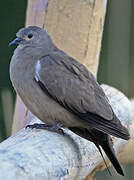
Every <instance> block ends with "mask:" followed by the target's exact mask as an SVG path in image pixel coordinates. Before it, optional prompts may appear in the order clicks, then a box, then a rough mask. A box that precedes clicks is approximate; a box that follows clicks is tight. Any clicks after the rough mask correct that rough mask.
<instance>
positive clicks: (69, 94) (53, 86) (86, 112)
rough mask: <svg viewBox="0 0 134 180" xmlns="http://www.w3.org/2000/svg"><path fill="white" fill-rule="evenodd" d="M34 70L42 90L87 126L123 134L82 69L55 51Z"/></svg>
mask: <svg viewBox="0 0 134 180" xmlns="http://www.w3.org/2000/svg"><path fill="white" fill-rule="evenodd" d="M35 70H36V74H35V79H36V81H37V83H38V84H39V85H40V87H41V88H42V90H43V91H45V93H47V94H48V95H49V96H51V97H52V98H53V99H54V100H55V101H57V102H58V103H60V104H61V105H62V106H63V107H64V108H66V109H67V110H69V111H71V112H72V113H74V114H75V115H76V116H78V117H79V118H80V119H82V120H84V121H86V122H87V123H88V124H89V126H91V127H94V128H96V129H99V130H101V131H103V132H106V133H111V134H113V135H114V134H115V136H118V133H119V134H120V133H121V131H122V133H123V134H126V129H125V130H124V127H123V126H122V125H121V123H120V121H119V120H118V119H117V118H116V116H115V115H114V113H113V110H112V108H111V106H110V105H109V103H108V100H107V97H106V96H105V94H104V92H103V90H102V88H101V87H100V86H99V84H98V83H97V81H96V80H95V78H94V77H93V75H92V74H91V73H90V72H89V71H88V70H87V68H86V67H85V66H83V65H82V64H80V63H79V62H77V61H75V60H74V59H73V58H71V57H69V56H67V55H66V54H65V53H64V52H62V51H55V52H53V53H50V54H48V55H47V56H44V57H42V58H41V59H40V60H38V62H37V64H36V67H35ZM114 131H115V133H112V132H114Z"/></svg>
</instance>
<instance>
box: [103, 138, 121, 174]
mask: <svg viewBox="0 0 134 180" xmlns="http://www.w3.org/2000/svg"><path fill="white" fill-rule="evenodd" d="M100 145H101V147H102V149H103V150H104V152H105V153H106V155H107V156H108V158H109V160H110V161H111V163H112V165H113V166H114V168H115V169H116V171H117V172H118V173H119V174H120V175H122V176H124V172H123V170H122V168H121V165H120V163H119V161H118V159H117V157H116V155H115V152H114V149H113V147H112V146H111V145H110V142H109V141H103V143H101V144H100Z"/></svg>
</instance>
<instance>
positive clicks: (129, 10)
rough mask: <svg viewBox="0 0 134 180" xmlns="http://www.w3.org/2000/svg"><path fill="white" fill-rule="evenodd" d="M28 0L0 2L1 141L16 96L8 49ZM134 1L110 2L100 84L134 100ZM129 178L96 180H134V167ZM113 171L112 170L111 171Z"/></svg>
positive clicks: (130, 167)
mask: <svg viewBox="0 0 134 180" xmlns="http://www.w3.org/2000/svg"><path fill="white" fill-rule="evenodd" d="M26 7H27V0H23V1H18V0H12V1H11V0H6V1H0V17H1V26H0V27H1V28H0V36H1V38H0V39H1V40H0V141H2V140H4V139H5V138H7V137H8V136H10V133H11V125H12V117H13V111H14V103H15V92H14V90H13V88H12V86H11V82H10V80H9V63H10V59H11V56H12V53H13V49H14V47H10V48H9V47H8V44H9V42H10V41H11V40H13V39H14V38H15V33H16V32H17V30H18V29H20V28H21V27H23V26H24V25H25V12H26ZM133 59H134V0H127V1H126V0H112V1H111V0H109V1H108V6H107V14H106V19H105V26H104V35H103V41H102V50H101V55H100V66H99V71H98V81H99V82H100V83H105V84H109V85H112V86H114V87H116V88H118V89H120V90H121V91H122V92H124V93H125V94H126V95H127V96H128V97H129V98H131V97H134V80H133V76H134V60H133ZM124 169H125V171H127V172H126V174H127V175H126V176H125V177H120V176H118V175H116V174H115V173H114V172H113V173H112V174H113V176H112V177H110V176H109V174H108V172H107V171H106V170H105V171H104V172H103V173H102V172H98V173H97V174H96V175H95V178H96V180H104V179H107V180H117V179H124V180H125V179H127V180H133V179H134V178H133V177H134V173H133V170H134V165H127V166H124ZM111 171H112V168H111Z"/></svg>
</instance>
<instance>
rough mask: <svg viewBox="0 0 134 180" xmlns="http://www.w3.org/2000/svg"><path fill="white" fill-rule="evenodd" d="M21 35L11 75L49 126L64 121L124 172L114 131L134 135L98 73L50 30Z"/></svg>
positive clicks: (29, 30)
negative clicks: (115, 148) (61, 46)
mask: <svg viewBox="0 0 134 180" xmlns="http://www.w3.org/2000/svg"><path fill="white" fill-rule="evenodd" d="M17 37H18V38H17V40H15V41H13V42H12V43H11V45H12V44H14V43H18V44H19V45H18V47H17V48H16V50H15V52H14V55H13V57H12V60H11V64H10V77H11V81H12V84H13V86H14V88H15V90H16V91H17V93H18V94H19V96H20V97H21V99H22V100H23V101H24V103H25V104H26V106H27V107H28V109H29V110H30V111H31V112H32V113H33V114H35V115H36V116H37V117H38V118H39V119H41V120H42V121H43V122H45V123H46V124H47V125H49V126H56V124H57V123H62V125H63V127H67V128H69V129H70V130H72V131H73V132H75V133H76V134H78V135H80V136H82V137H84V138H86V139H88V140H90V141H92V142H94V143H95V145H96V146H97V147H99V145H100V146H101V147H102V148H103V149H104V151H105V152H106V154H107V155H108V157H109V159H110V160H111V162H112V163H113V165H114V167H115V168H116V170H117V171H118V172H119V173H120V174H122V175H123V171H122V169H121V167H120V165H119V163H118V161H117V159H116V157H115V155H114V151H113V149H112V146H111V143H110V140H109V138H110V137H109V136H108V134H110V135H113V136H116V137H119V138H122V139H126V140H128V139H129V138H130V135H129V133H128V130H127V129H126V128H125V127H124V126H122V125H121V123H120V121H119V119H118V118H117V117H116V115H115V114H114V112H113V110H112V108H111V106H110V104H109V102H108V99H107V97H106V96H105V93H104V92H103V90H102V88H101V87H100V86H99V84H98V83H97V81H96V79H95V78H94V76H93V75H92V74H91V73H90V72H89V71H88V69H87V68H86V67H85V66H84V65H82V64H80V63H79V62H78V61H76V60H75V59H73V58H72V57H70V56H69V55H67V54H66V53H64V52H63V51H61V50H60V49H58V48H57V47H56V46H55V45H54V44H53V42H52V40H51V38H50V36H49V35H48V34H47V32H46V31H45V30H43V29H41V28H39V27H36V26H31V27H28V28H23V29H21V30H19V32H18V33H17ZM109 149H110V150H109ZM111 154H112V155H111Z"/></svg>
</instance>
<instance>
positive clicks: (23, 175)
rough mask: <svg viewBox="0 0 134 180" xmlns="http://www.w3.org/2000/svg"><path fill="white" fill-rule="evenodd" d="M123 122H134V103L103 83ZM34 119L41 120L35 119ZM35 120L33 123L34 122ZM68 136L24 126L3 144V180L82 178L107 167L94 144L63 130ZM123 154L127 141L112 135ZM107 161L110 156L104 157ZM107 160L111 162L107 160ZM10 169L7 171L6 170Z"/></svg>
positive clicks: (0, 170) (0, 173)
mask: <svg viewBox="0 0 134 180" xmlns="http://www.w3.org/2000/svg"><path fill="white" fill-rule="evenodd" d="M102 87H103V88H104V90H105V92H106V94H107V96H108V98H109V100H110V103H111V105H112V107H113V109H114V110H115V113H116V115H117V116H118V117H119V118H120V120H121V121H122V123H123V124H124V125H126V126H128V125H129V124H130V123H131V103H130V101H129V100H128V99H127V98H126V97H125V96H124V95H123V94H122V93H121V92H119V91H118V90H116V89H114V88H111V87H108V86H107V85H103V86H102ZM33 121H34V122H38V121H39V120H38V119H36V118H34V119H33ZM32 123H33V122H32ZM64 132H65V135H64V136H63V135H60V134H57V133H54V132H49V131H47V130H36V129H33V130H31V129H23V130H21V131H19V132H18V133H16V134H15V135H13V136H12V137H10V138H8V139H7V140H5V141H4V142H2V143H1V144H0V164H1V168H0V179H6V180H10V179H14V180H18V179H19V180H21V179H25V180H30V179H32V180H37V179H39V180H44V179H45V180H49V179H51V180H57V179H59V180H62V179H64V178H65V179H66V180H76V179H77V180H82V179H84V178H85V177H86V176H87V175H88V174H90V176H89V177H88V178H90V179H91V176H92V175H93V174H94V173H95V171H96V170H99V169H104V167H105V165H104V163H103V160H102V158H101V156H100V154H99V152H98V150H97V148H96V147H95V146H94V144H93V143H91V142H89V141H87V140H85V139H83V138H81V137H79V136H77V135H75V134H74V133H72V132H71V131H69V130H67V129H64ZM113 141H114V148H115V150H116V152H118V153H121V152H122V151H123V147H124V145H125V144H126V143H127V142H126V141H124V140H121V139H117V138H113ZM105 159H106V161H107V157H106V156H105ZM107 162H108V161H107ZM7 172H8V173H7Z"/></svg>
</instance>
